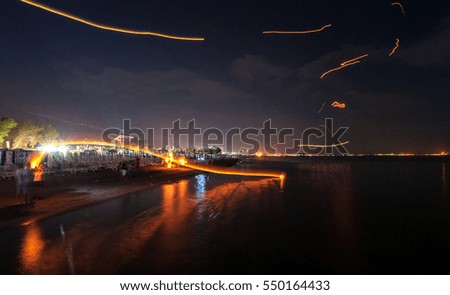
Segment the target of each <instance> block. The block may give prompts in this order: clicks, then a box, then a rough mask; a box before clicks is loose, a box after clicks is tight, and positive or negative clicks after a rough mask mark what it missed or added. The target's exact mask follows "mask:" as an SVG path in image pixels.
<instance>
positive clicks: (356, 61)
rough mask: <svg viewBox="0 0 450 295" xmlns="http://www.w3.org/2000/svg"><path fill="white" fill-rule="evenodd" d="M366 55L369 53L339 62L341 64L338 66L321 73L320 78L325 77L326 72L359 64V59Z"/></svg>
mask: <svg viewBox="0 0 450 295" xmlns="http://www.w3.org/2000/svg"><path fill="white" fill-rule="evenodd" d="M367 56H369V54H364V55H361V56H358V57H355V58H352V59H349V60H347V61H344V62H342V63H341V65H340V66H339V67H337V68H333V69H331V70H328V71H326V72H325V73H323V74H322V76H320V79H323V77H325V76H326V75H328V74H330V73H332V72H335V71H338V70H341V69H343V68H346V67H349V66H352V65H356V64H359V63H360V59H361V58H364V57H367Z"/></svg>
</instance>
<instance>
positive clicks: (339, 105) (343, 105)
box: [331, 101, 345, 109]
mask: <svg viewBox="0 0 450 295" xmlns="http://www.w3.org/2000/svg"><path fill="white" fill-rule="evenodd" d="M331 106H332V107H333V108H340V109H345V103H340V102H338V101H334V102H333V103H332V104H331Z"/></svg>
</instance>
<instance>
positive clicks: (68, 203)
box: [0, 167, 197, 229]
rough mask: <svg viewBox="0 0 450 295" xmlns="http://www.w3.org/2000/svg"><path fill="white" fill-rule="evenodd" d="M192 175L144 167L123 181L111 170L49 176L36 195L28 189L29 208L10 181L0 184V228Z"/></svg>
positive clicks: (13, 183) (39, 218)
mask: <svg viewBox="0 0 450 295" xmlns="http://www.w3.org/2000/svg"><path fill="white" fill-rule="evenodd" d="M195 174H197V172H196V171H194V170H191V169H187V168H172V169H170V170H169V169H167V168H164V167H145V168H142V170H141V171H140V172H136V171H133V175H132V177H131V178H130V179H127V180H125V179H122V178H121V177H120V176H119V173H118V171H112V170H100V171H95V172H86V173H74V174H71V173H65V174H64V176H55V175H49V176H46V181H45V184H44V186H43V187H42V189H41V192H40V193H39V192H37V191H36V190H35V191H34V192H33V189H32V188H30V192H31V194H32V195H33V197H34V196H36V197H37V198H38V199H37V200H34V201H33V204H31V205H26V204H24V200H23V199H18V198H17V197H16V187H15V181H14V179H12V180H4V181H0V229H3V228H7V227H13V226H18V225H25V224H30V223H33V222H36V221H39V220H42V219H45V218H48V217H50V216H54V215H58V214H62V213H65V212H68V211H71V210H74V209H78V208H81V207H84V206H90V205H93V204H95V203H98V202H102V201H105V200H109V199H112V198H116V197H120V196H123V195H126V194H128V193H133V192H138V191H143V190H147V189H150V188H153V187H155V186H158V185H161V184H165V183H171V182H175V181H177V180H179V179H182V178H184V177H186V176H190V175H195Z"/></svg>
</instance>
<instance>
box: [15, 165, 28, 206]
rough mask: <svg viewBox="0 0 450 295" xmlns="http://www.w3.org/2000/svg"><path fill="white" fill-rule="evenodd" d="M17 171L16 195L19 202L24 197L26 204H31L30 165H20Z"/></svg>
mask: <svg viewBox="0 0 450 295" xmlns="http://www.w3.org/2000/svg"><path fill="white" fill-rule="evenodd" d="M18 166H19V167H18V169H17V170H16V174H15V175H14V176H15V180H16V195H17V200H18V202H19V200H20V198H21V197H22V196H23V197H24V200H25V204H29V203H31V199H30V198H29V194H28V186H29V183H30V169H29V167H28V164H23V163H21V164H19V165H18Z"/></svg>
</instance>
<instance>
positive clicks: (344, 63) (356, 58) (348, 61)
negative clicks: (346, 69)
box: [341, 53, 369, 66]
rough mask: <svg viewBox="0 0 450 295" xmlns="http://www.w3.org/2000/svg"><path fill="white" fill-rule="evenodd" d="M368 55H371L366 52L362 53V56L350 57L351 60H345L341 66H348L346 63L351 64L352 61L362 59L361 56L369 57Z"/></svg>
mask: <svg viewBox="0 0 450 295" xmlns="http://www.w3.org/2000/svg"><path fill="white" fill-rule="evenodd" d="M368 56H369V54H368V53H366V54H363V55H361V56H358V57H355V58H352V59H349V60H347V61H344V62H343V63H341V66H346V65H348V64H351V63H353V62H355V61H357V60H360V59H361V58H364V57H368Z"/></svg>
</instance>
